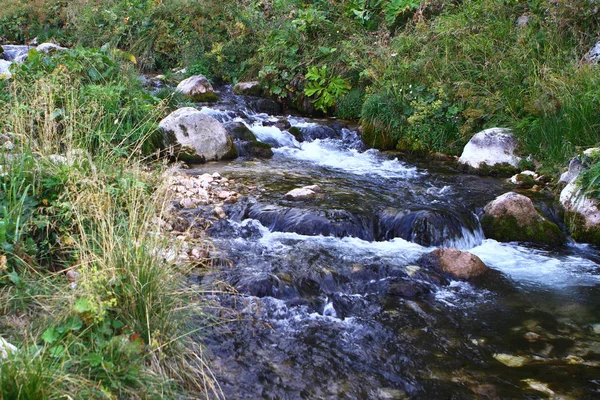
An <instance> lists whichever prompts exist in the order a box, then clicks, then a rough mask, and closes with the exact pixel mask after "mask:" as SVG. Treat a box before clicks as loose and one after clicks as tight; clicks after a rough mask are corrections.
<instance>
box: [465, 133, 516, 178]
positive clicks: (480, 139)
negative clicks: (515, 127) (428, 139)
mask: <svg viewBox="0 0 600 400" xmlns="http://www.w3.org/2000/svg"><path fill="white" fill-rule="evenodd" d="M516 147H517V140H516V138H515V137H514V135H513V134H512V133H511V132H510V130H508V129H505V128H490V129H486V130H483V131H481V132H479V133H477V134H475V135H474V136H473V137H472V138H471V140H469V143H467V145H466V146H465V148H464V149H463V152H462V154H461V156H460V158H459V159H458V162H459V163H460V164H463V165H465V166H466V167H467V168H469V169H472V170H474V172H478V173H485V174H489V175H493V174H501V175H504V174H509V173H511V172H512V173H514V172H513V171H515V170H516V169H517V168H518V165H519V161H520V158H519V157H517V156H516V155H515V154H514V152H515V149H516Z"/></svg>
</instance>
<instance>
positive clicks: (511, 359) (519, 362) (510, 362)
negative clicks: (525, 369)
mask: <svg viewBox="0 0 600 400" xmlns="http://www.w3.org/2000/svg"><path fill="white" fill-rule="evenodd" d="M494 358H495V359H496V360H498V361H499V362H501V363H502V364H504V365H506V366H507V367H511V368H518V367H522V366H523V365H525V364H526V363H527V362H528V361H529V359H528V358H527V357H523V356H513V355H511V354H504V353H496V354H494Z"/></svg>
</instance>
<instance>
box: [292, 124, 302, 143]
mask: <svg viewBox="0 0 600 400" xmlns="http://www.w3.org/2000/svg"><path fill="white" fill-rule="evenodd" d="M288 132H289V133H291V134H292V136H293V137H295V138H296V140H297V141H299V142H304V137H303V136H302V131H301V130H300V128H298V127H297V126H292V127H291V128H290V129H289V130H288Z"/></svg>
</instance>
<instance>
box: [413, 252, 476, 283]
mask: <svg viewBox="0 0 600 400" xmlns="http://www.w3.org/2000/svg"><path fill="white" fill-rule="evenodd" d="M420 262H421V263H423V264H425V265H427V266H430V267H433V268H435V269H437V270H438V271H441V272H444V273H447V274H450V275H452V276H454V277H456V278H461V279H471V278H475V277H478V276H481V275H483V274H485V273H486V272H487V271H488V267H487V266H486V265H485V264H484V263H483V261H481V259H480V258H479V257H477V256H476V255H475V254H471V253H468V252H466V251H460V250H458V249H455V248H451V247H450V248H442V249H435V250H434V251H432V252H431V253H428V254H425V255H424V256H423V257H421V260H420Z"/></svg>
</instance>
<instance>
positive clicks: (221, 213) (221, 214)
mask: <svg viewBox="0 0 600 400" xmlns="http://www.w3.org/2000/svg"><path fill="white" fill-rule="evenodd" d="M215 215H216V216H217V217H218V218H220V219H225V218H227V214H225V210H223V207H220V206H217V207H215Z"/></svg>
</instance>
